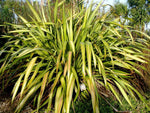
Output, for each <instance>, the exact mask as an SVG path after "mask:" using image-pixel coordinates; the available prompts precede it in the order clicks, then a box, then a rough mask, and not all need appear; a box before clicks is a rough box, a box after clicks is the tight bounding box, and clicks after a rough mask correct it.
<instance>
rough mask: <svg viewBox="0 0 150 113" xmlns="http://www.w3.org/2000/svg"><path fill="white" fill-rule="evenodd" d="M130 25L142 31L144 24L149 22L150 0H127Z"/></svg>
mask: <svg viewBox="0 0 150 113" xmlns="http://www.w3.org/2000/svg"><path fill="white" fill-rule="evenodd" d="M128 4H129V7H130V10H131V11H130V16H131V17H132V18H133V20H134V21H133V22H132V23H131V24H132V25H135V27H138V28H140V29H142V30H144V27H145V24H148V23H149V22H150V0H128Z"/></svg>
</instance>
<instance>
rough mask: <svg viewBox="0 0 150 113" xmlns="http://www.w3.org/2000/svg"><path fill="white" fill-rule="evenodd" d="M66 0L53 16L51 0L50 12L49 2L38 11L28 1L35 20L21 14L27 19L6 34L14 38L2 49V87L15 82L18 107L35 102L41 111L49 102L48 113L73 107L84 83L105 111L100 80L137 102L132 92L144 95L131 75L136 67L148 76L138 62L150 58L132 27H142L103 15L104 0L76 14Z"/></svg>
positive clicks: (117, 94)
mask: <svg viewBox="0 0 150 113" xmlns="http://www.w3.org/2000/svg"><path fill="white" fill-rule="evenodd" d="M64 3H65V1H61V2H59V3H58V0H56V3H55V9H54V13H53V14H54V16H53V18H51V17H52V16H51V11H50V10H49V9H50V1H49V2H48V7H49V9H47V10H48V11H47V12H49V13H47V14H49V15H47V16H49V17H48V18H47V17H46V16H45V10H43V7H44V6H41V9H40V11H41V13H40V15H38V13H37V12H36V10H35V9H34V8H33V6H32V5H31V4H30V3H29V2H28V1H27V4H28V7H29V9H30V10H31V12H32V14H33V15H30V17H31V19H32V22H28V21H27V20H26V19H25V18H24V17H22V16H21V15H20V16H19V17H20V19H21V20H22V21H23V22H24V24H23V25H12V26H13V28H14V30H13V31H10V32H9V33H10V35H9V36H4V38H8V40H9V41H8V42H7V43H6V44H5V46H4V47H3V48H2V49H1V51H0V54H1V55H2V54H3V55H5V58H1V60H0V63H1V68H0V80H1V81H2V82H1V86H2V87H1V88H3V89H5V88H6V87H8V86H9V85H11V84H12V85H13V84H14V87H13V90H12V102H14V100H15V99H16V98H19V103H18V106H17V107H16V111H15V112H20V111H21V110H22V109H23V107H24V106H25V105H27V104H28V103H32V105H33V106H34V107H35V111H37V112H38V111H39V110H40V109H43V108H44V110H45V112H47V113H48V112H52V111H54V112H56V113H60V112H62V113H69V112H70V106H71V104H72V103H73V102H75V101H76V100H77V99H78V97H79V96H80V92H81V91H80V84H83V83H84V84H85V86H86V89H85V90H86V91H87V92H88V93H89V94H90V96H91V99H92V106H93V112H94V113H99V112H100V111H99V98H100V94H99V93H98V90H101V89H98V88H97V84H99V85H101V86H104V87H105V88H106V89H107V90H110V91H111V92H112V94H113V95H114V96H115V97H116V99H117V100H118V101H119V102H120V104H122V102H121V99H120V95H122V96H123V97H124V98H125V100H126V101H127V102H128V103H129V104H130V105H131V106H132V103H131V102H130V100H129V96H132V97H133V98H135V97H139V98H140V99H141V100H142V101H144V98H143V96H142V95H141V94H140V93H139V92H138V91H137V90H136V88H134V87H133V86H132V83H131V82H129V81H128V80H130V79H132V73H137V74H138V75H139V76H142V74H141V73H140V71H138V69H136V68H135V67H134V65H136V64H137V62H138V63H146V59H145V57H144V55H143V53H142V49H144V48H145V49H146V47H147V41H146V39H145V40H144V39H142V42H141V41H139V40H134V38H133V37H132V32H138V31H130V29H129V26H125V25H120V24H119V22H118V20H117V19H111V20H110V19H109V13H106V14H104V15H101V16H100V11H99V9H100V6H101V3H99V4H98V5H97V6H96V7H94V8H93V4H92V3H91V5H90V6H89V7H88V8H87V9H86V8H84V7H82V9H80V12H79V11H77V12H75V13H74V14H72V10H71V9H70V10H68V9H65V8H64ZM94 6H95V5H94ZM59 8H61V9H62V17H61V18H60V17H59V18H58V9H59ZM66 12H67V13H66ZM11 34H13V35H11ZM144 35H145V34H144ZM145 36H147V35H145ZM147 38H150V37H149V36H147ZM135 94H136V96H135Z"/></svg>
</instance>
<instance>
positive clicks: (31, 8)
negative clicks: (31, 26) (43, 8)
mask: <svg viewBox="0 0 150 113" xmlns="http://www.w3.org/2000/svg"><path fill="white" fill-rule="evenodd" d="M26 2H27V4H28V6H29V8H30V10H31V11H32V13H33V14H34V16H35V17H36V19H37V21H38V22H41V19H40V17H39V15H38V13H37V12H36V11H35V9H34V8H33V6H32V5H31V4H30V3H29V1H28V0H26Z"/></svg>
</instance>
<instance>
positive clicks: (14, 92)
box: [12, 73, 24, 102]
mask: <svg viewBox="0 0 150 113" xmlns="http://www.w3.org/2000/svg"><path fill="white" fill-rule="evenodd" d="M23 76H24V73H22V74H21V76H20V77H19V79H18V80H17V82H16V84H15V86H14V88H13V90H12V94H13V96H12V102H13V101H14V99H15V96H16V95H17V92H18V89H19V86H20V83H21V80H22V77H23Z"/></svg>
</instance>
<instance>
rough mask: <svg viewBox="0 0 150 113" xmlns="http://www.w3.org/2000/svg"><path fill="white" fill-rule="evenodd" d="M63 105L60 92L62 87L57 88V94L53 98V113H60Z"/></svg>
mask: <svg viewBox="0 0 150 113" xmlns="http://www.w3.org/2000/svg"><path fill="white" fill-rule="evenodd" d="M62 105H63V92H62V87H61V86H60V87H58V88H57V93H56V97H55V113H61V109H62Z"/></svg>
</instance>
